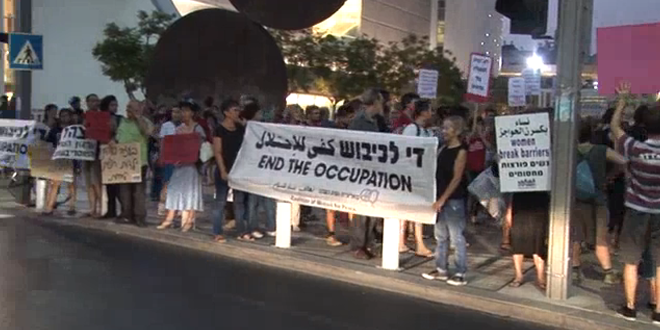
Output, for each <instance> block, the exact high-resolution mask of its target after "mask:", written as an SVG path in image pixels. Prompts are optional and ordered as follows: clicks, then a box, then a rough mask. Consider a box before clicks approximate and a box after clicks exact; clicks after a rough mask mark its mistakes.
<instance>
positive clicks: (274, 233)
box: [266, 231, 277, 237]
mask: <svg viewBox="0 0 660 330" xmlns="http://www.w3.org/2000/svg"><path fill="white" fill-rule="evenodd" d="M276 234H277V232H276V231H267V232H266V235H268V236H269V237H275V236H276Z"/></svg>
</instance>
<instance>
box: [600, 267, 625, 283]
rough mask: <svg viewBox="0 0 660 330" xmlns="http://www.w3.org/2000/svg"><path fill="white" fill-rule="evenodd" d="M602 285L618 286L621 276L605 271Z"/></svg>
mask: <svg viewBox="0 0 660 330" xmlns="http://www.w3.org/2000/svg"><path fill="white" fill-rule="evenodd" d="M603 283H605V284H609V285H612V284H619V283H621V274H619V273H617V272H615V271H612V270H610V271H607V272H605V278H604V279H603Z"/></svg>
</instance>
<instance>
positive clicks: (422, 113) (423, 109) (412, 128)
mask: <svg viewBox="0 0 660 330" xmlns="http://www.w3.org/2000/svg"><path fill="white" fill-rule="evenodd" d="M413 117H414V118H415V121H414V122H412V123H411V124H409V125H408V126H406V127H405V128H404V129H403V132H402V135H407V136H419V137H433V133H431V132H430V131H429V130H427V129H426V127H427V126H428V124H429V121H430V120H431V118H433V113H432V112H431V102H430V101H429V100H416V101H415V102H414V105H413ZM406 227H407V221H401V232H400V233H399V253H402V252H408V247H407V246H406ZM415 243H416V246H415V255H416V256H418V257H422V258H430V257H433V251H431V250H429V248H427V247H426V244H424V225H423V224H422V223H420V222H417V223H415Z"/></svg>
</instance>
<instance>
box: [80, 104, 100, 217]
mask: <svg viewBox="0 0 660 330" xmlns="http://www.w3.org/2000/svg"><path fill="white" fill-rule="evenodd" d="M85 103H87V112H86V113H85V115H87V113H90V112H97V111H99V103H100V101H99V97H98V95H96V94H89V95H87V97H85ZM82 165H83V174H84V176H85V184H86V185H87V187H86V188H87V198H88V202H89V213H88V214H87V216H89V217H92V218H97V217H100V216H101V200H102V199H103V195H102V194H101V160H100V159H99V146H98V145H97V147H96V158H95V159H94V160H93V161H84V162H82Z"/></svg>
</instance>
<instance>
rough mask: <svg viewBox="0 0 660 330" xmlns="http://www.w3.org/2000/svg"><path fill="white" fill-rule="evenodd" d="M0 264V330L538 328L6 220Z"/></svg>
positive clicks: (199, 255) (1, 221) (180, 251)
mask: <svg viewBox="0 0 660 330" xmlns="http://www.w3.org/2000/svg"><path fill="white" fill-rule="evenodd" d="M0 213H1V212H0ZM0 263H1V264H2V271H1V272H0V329H21V330H22V329H30V330H36V329H49V330H60V329H61V330H65V329H66V330H69V329H89V330H97V329H98V330H101V329H112V330H115V329H122V330H124V329H126V330H127V329H159V330H168V329H173V330H174V329H273V330H277V329H287V330H295V329H305V330H308V329H315V330H320V329H374V330H376V329H377V330H386V329H406V330H408V329H480V328H483V329H511V330H513V329H545V328H543V327H541V326H538V325H532V324H527V323H521V322H518V321H514V320H510V319H504V318H499V317H494V316H491V315H487V314H484V313H480V312H478V311H471V310H466V309H461V308H456V307H449V306H444V305H439V304H435V303H432V302H427V301H424V300H421V299H415V298H411V297H408V296H403V295H398V294H394V293H386V292H384V291H379V290H373V289H369V288H364V287H360V286H355V285H351V284H346V283H343V282H338V281H332V280H328V279H323V278H318V277H312V276H309V275H303V274H301V273H298V272H292V271H286V270H281V269H276V268H270V267H266V266H259V265H256V264H253V263H249V260H246V261H236V260H233V259H227V258H224V257H220V256H218V255H214V254H210V253H204V252H200V251H195V250H189V249H185V248H179V247H176V246H172V245H165V244H160V243H154V242H150V241H146V240H141V239H136V238H131V237H127V236H117V235H112V234H109V233H107V232H101V231H95V230H90V229H84V228H78V227H70V226H60V225H57V224H48V223H42V222H35V221H33V220H28V219H23V218H21V217H20V216H19V217H15V216H12V215H11V214H6V215H2V214H0Z"/></svg>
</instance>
